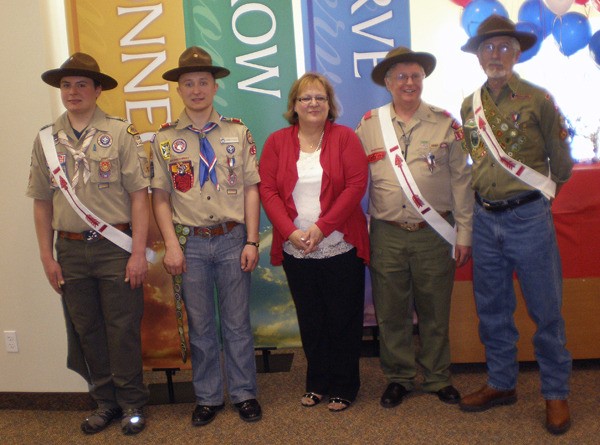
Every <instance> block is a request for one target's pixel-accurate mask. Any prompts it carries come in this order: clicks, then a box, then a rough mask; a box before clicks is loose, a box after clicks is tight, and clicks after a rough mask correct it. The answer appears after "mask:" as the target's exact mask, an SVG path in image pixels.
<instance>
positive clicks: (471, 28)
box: [460, 0, 508, 37]
mask: <svg viewBox="0 0 600 445" xmlns="http://www.w3.org/2000/svg"><path fill="white" fill-rule="evenodd" d="M493 14H498V15H501V16H503V17H506V18H508V11H507V10H506V8H505V7H504V6H502V3H500V2H499V1H497V0H473V1H472V2H471V3H469V4H468V5H467V6H466V7H465V9H464V11H463V13H462V17H461V19H460V21H461V24H462V27H463V29H464V30H465V31H466V32H467V34H468V35H469V37H473V36H474V35H476V34H477V28H478V27H479V25H480V24H481V22H483V21H484V20H485V19H487V18H488V17H489V16H491V15H493Z"/></svg>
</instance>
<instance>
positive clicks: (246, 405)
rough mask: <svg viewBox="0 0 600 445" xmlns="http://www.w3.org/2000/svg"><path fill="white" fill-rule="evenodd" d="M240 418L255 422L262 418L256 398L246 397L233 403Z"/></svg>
mask: <svg viewBox="0 0 600 445" xmlns="http://www.w3.org/2000/svg"><path fill="white" fill-rule="evenodd" d="M235 407H236V408H237V409H238V412H239V413H240V417H241V418H242V420H244V421H246V422H256V421H258V420H260V419H262V409H261V408H260V405H259V403H258V400H256V399H248V400H244V401H243V402H239V403H236V404H235Z"/></svg>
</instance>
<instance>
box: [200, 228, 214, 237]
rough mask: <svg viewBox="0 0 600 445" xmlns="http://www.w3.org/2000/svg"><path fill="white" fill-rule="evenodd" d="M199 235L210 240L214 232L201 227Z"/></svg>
mask: <svg viewBox="0 0 600 445" xmlns="http://www.w3.org/2000/svg"><path fill="white" fill-rule="evenodd" d="M198 233H199V234H200V236H201V237H202V238H210V237H211V235H212V230H211V229H210V227H200V228H199V230H198Z"/></svg>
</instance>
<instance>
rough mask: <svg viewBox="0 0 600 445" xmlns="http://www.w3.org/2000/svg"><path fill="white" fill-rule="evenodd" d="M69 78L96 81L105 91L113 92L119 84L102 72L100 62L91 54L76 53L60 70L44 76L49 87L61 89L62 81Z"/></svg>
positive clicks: (43, 78)
mask: <svg viewBox="0 0 600 445" xmlns="http://www.w3.org/2000/svg"><path fill="white" fill-rule="evenodd" d="M67 76H83V77H89V78H90V79H93V80H96V81H98V82H99V83H100V85H102V89H103V90H112V89H113V88H115V87H116V86H117V85H118V82H117V81H116V80H115V79H113V78H112V77H110V76H109V75H107V74H103V73H101V72H100V67H99V66H98V62H96V59H94V58H93V57H92V56H90V55H89V54H85V53H75V54H73V55H72V56H71V57H69V58H68V59H67V60H66V61H65V63H63V64H62V65H61V66H60V68H57V69H55V70H49V71H46V72H45V73H43V74H42V80H43V81H44V82H46V83H47V84H48V85H52V86H53V87H56V88H60V80H61V79H62V78H63V77H67Z"/></svg>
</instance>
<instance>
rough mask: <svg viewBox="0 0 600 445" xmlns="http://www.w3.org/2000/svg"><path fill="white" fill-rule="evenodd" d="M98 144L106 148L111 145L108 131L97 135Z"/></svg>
mask: <svg viewBox="0 0 600 445" xmlns="http://www.w3.org/2000/svg"><path fill="white" fill-rule="evenodd" d="M98 145H99V146H100V147H102V148H108V147H110V146H111V145H112V136H111V135H110V134H108V133H104V134H101V135H100V136H98Z"/></svg>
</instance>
